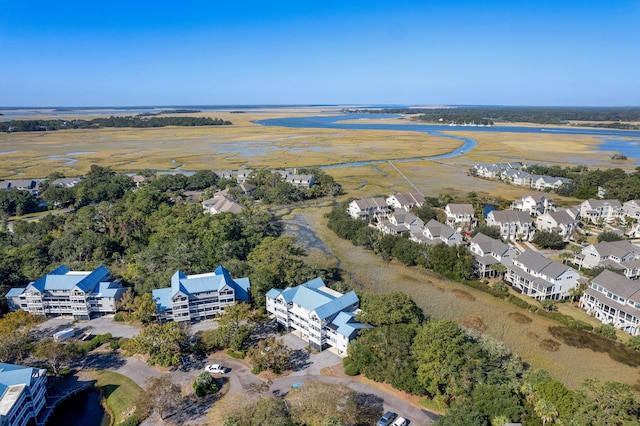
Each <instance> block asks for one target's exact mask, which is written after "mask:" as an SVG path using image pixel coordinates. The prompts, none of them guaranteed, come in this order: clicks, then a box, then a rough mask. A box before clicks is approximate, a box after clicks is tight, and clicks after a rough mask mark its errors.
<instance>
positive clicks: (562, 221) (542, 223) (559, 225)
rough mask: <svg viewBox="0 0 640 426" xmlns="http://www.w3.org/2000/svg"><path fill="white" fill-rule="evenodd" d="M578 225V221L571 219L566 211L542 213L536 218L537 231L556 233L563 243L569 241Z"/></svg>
mask: <svg viewBox="0 0 640 426" xmlns="http://www.w3.org/2000/svg"><path fill="white" fill-rule="evenodd" d="M579 224H580V221H579V220H577V219H575V218H574V217H572V216H571V214H570V213H569V212H568V211H567V210H560V211H557V212H548V213H543V214H542V215H540V216H538V217H537V218H536V227H537V228H538V229H539V230H541V231H547V232H556V233H558V234H560V235H561V236H562V239H563V240H564V241H569V238H571V235H572V234H573V231H574V229H576V228H577V227H578V225H579Z"/></svg>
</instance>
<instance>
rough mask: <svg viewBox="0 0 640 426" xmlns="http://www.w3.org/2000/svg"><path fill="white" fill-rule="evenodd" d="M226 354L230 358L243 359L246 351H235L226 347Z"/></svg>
mask: <svg viewBox="0 0 640 426" xmlns="http://www.w3.org/2000/svg"><path fill="white" fill-rule="evenodd" d="M227 355H229V356H230V357H231V358H235V359H243V358H244V357H245V356H247V353H246V352H245V351H240V352H236V351H234V350H233V349H227Z"/></svg>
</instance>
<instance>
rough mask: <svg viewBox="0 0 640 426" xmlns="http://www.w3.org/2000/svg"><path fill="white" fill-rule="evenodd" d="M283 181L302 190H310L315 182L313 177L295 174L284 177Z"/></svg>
mask: <svg viewBox="0 0 640 426" xmlns="http://www.w3.org/2000/svg"><path fill="white" fill-rule="evenodd" d="M284 180H285V181H287V182H288V183H290V184H291V185H293V186H301V187H304V188H311V187H312V186H313V184H314V183H315V182H316V178H315V176H314V175H301V174H297V173H290V174H287V175H286V176H285V177H284Z"/></svg>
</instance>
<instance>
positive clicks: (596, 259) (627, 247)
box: [574, 240, 640, 279]
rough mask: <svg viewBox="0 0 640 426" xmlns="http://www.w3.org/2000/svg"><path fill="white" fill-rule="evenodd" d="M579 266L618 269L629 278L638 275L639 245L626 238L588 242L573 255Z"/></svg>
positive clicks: (639, 262) (639, 270)
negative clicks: (594, 242)
mask: <svg viewBox="0 0 640 426" xmlns="http://www.w3.org/2000/svg"><path fill="white" fill-rule="evenodd" d="M574 262H575V263H576V264H577V265H579V266H580V267H585V268H589V269H593V268H595V267H599V266H600V267H605V268H612V269H618V270H620V271H623V272H624V275H625V276H626V277H627V278H630V279H636V278H639V277H640V247H638V246H637V245H635V244H633V243H631V242H630V241H627V240H622V241H604V242H601V243H598V244H590V245H588V246H586V247H584V248H583V249H582V251H581V252H580V253H579V254H576V255H575V257H574Z"/></svg>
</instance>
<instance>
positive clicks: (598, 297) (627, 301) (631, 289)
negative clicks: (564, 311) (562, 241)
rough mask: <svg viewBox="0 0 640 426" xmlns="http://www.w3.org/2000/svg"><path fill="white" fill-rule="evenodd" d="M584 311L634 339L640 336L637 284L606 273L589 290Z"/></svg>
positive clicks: (586, 291)
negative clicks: (632, 336)
mask: <svg viewBox="0 0 640 426" xmlns="http://www.w3.org/2000/svg"><path fill="white" fill-rule="evenodd" d="M580 307H582V308H583V309H584V310H586V311H587V313H588V314H590V315H593V316H594V317H596V318H598V319H599V320H600V321H602V322H603V323H605V324H613V325H614V326H615V327H616V328H619V329H621V330H624V331H626V332H627V333H629V334H631V335H634V336H636V335H638V334H640V329H639V327H638V324H639V323H640V287H639V286H638V284H637V281H631V280H630V279H628V278H625V277H623V276H622V275H619V274H616V273H615V272H612V271H608V270H604V271H602V272H601V273H600V275H598V276H597V277H595V278H594V279H593V280H591V285H590V286H589V287H588V288H587V289H585V291H584V294H583V295H582V297H581V298H580Z"/></svg>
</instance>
